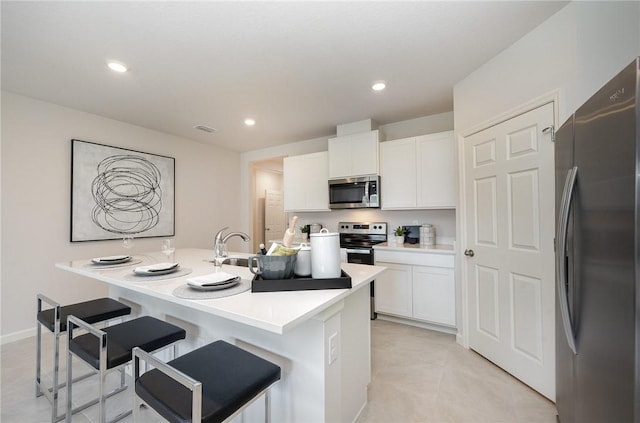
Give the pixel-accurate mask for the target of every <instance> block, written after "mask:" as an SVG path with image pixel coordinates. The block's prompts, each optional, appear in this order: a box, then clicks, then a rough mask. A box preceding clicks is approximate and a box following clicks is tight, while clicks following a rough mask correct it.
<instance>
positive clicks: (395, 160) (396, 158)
mask: <svg viewBox="0 0 640 423" xmlns="http://www.w3.org/2000/svg"><path fill="white" fill-rule="evenodd" d="M380 176H381V181H380V186H381V201H382V208H383V209H387V210H392V209H397V210H401V209H447V208H455V204H456V160H455V144H454V137H453V131H447V132H440V133H437V134H429V135H421V136H417V137H411V138H404V139H401V140H395V141H387V142H383V143H381V144H380Z"/></svg>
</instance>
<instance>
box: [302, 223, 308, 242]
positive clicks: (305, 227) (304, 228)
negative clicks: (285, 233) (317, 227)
mask: <svg viewBox="0 0 640 423" xmlns="http://www.w3.org/2000/svg"><path fill="white" fill-rule="evenodd" d="M300 233H301V234H302V240H303V241H305V242H306V241H308V240H309V225H303V226H300Z"/></svg>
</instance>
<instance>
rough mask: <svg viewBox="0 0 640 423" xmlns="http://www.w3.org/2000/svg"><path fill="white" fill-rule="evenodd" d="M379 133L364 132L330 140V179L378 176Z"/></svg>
mask: <svg viewBox="0 0 640 423" xmlns="http://www.w3.org/2000/svg"><path fill="white" fill-rule="evenodd" d="M378 139H379V132H378V131H371V132H362V133H359V134H353V135H345V136H342V137H336V138H330V139H329V178H331V179H336V178H350V177H352V176H362V175H377V174H378V171H379V169H378V166H379V165H378V160H379V155H380V153H379V151H378Z"/></svg>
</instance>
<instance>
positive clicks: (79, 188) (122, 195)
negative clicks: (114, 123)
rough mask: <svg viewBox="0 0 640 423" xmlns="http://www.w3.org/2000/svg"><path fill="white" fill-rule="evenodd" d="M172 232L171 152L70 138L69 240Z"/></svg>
mask: <svg viewBox="0 0 640 423" xmlns="http://www.w3.org/2000/svg"><path fill="white" fill-rule="evenodd" d="M173 235H175V159H174V158H173V157H166V156H159V155H156V154H150V153H143V152H141V151H134V150H128V149H124V148H119V147H111V146H108V145H102V144H96V143H92V142H88V141H82V140H76V139H73V140H71V242H81V241H101V240H109V239H122V238H125V237H135V238H147V237H161V236H173Z"/></svg>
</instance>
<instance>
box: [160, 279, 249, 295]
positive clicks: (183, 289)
mask: <svg viewBox="0 0 640 423" xmlns="http://www.w3.org/2000/svg"><path fill="white" fill-rule="evenodd" d="M250 289H251V281H250V280H246V279H242V280H241V281H240V282H238V284H237V285H234V286H232V287H231V288H227V289H219V290H216V291H200V290H197V289H192V288H191V287H189V285H187V284H186V283H185V284H184V285H180V286H179V287H177V288H176V289H174V290H173V292H172V294H173V295H174V297H178V298H185V299H187V300H211V299H213V298H223V297H230V296H232V295H236V294H240V293H242V292H245V291H248V290H250Z"/></svg>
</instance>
